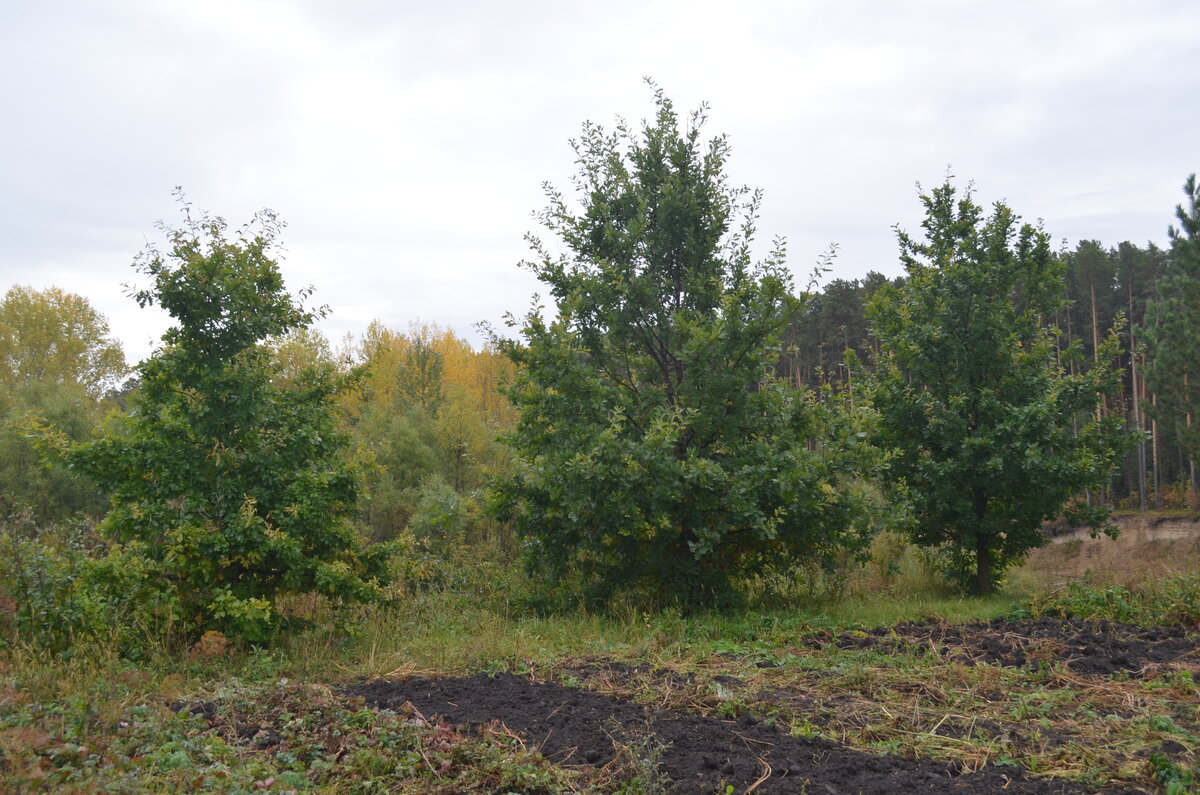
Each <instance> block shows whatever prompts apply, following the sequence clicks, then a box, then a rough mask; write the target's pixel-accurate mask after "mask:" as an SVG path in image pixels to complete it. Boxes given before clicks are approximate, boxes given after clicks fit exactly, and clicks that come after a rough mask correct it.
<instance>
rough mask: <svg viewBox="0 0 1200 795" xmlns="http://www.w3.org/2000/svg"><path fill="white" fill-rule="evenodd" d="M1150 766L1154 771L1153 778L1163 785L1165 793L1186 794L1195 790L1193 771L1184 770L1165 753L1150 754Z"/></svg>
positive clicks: (1169, 794) (1172, 794)
mask: <svg viewBox="0 0 1200 795" xmlns="http://www.w3.org/2000/svg"><path fill="white" fill-rule="evenodd" d="M1150 767H1151V769H1152V770H1153V771H1154V780H1155V781H1157V782H1158V783H1159V785H1161V786H1162V787H1163V789H1164V790H1165V791H1166V793H1167V795H1187V793H1192V792H1195V791H1196V775H1195V773H1193V772H1191V771H1188V770H1184V769H1183V768H1181V767H1180V766H1179V765H1177V764H1175V763H1174V762H1172V761H1171V760H1170V758H1169V757H1167V756H1166V754H1151V755H1150Z"/></svg>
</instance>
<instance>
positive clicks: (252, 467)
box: [68, 204, 375, 640]
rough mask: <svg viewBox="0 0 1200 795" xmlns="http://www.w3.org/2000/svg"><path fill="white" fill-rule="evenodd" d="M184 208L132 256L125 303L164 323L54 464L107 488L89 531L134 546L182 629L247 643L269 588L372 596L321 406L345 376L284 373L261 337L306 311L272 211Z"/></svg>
mask: <svg viewBox="0 0 1200 795" xmlns="http://www.w3.org/2000/svg"><path fill="white" fill-rule="evenodd" d="M184 214H185V223H184V224H183V226H182V227H181V228H179V229H169V228H165V227H164V231H165V232H166V233H167V235H168V240H169V244H170V248H169V249H168V251H167V252H166V253H165V254H163V253H161V252H160V251H159V250H158V249H157V248H155V247H153V246H151V247H149V248H148V249H147V250H146V251H145V253H144V254H143V255H142V256H141V257H140V258H139V260H138V261H137V263H136V264H137V266H138V268H139V269H140V270H141V271H142V272H143V273H145V274H146V275H147V276H149V277H150V279H151V286H150V287H148V288H146V289H143V290H141V291H139V292H138V293H136V295H135V297H136V299H137V301H138V303H139V304H141V305H142V306H146V305H151V304H157V305H160V306H162V307H163V308H164V309H165V310H166V311H167V312H168V313H170V314H171V316H172V317H173V318H174V319H175V321H176V323H177V325H175V326H173V327H172V328H171V329H169V330H168V331H167V332H166V333H165V334H164V336H163V342H164V345H163V347H162V348H160V349H159V350H158V351H156V352H155V353H154V355H152V356H151V357H150V358H149V359H147V360H146V361H145V362H143V363H142V364H141V365H140V366H139V368H138V371H139V377H140V379H141V385H140V389H139V390H138V391H137V392H136V393H135V394H134V395H133V397H132V401H131V411H130V412H129V413H128V414H127V415H125V416H123V417H120V418H119V419H117V420H115V421H114V422H113V423H112V424H111V426H110V427H109V429H108V432H107V435H106V436H105V437H104V438H103V439H101V440H99V441H95V442H91V443H87V444H83V445H80V446H77V447H75V448H73V449H72V450H70V452H69V453H68V460H69V462H70V464H71V466H72V467H74V468H75V469H77V470H78V471H81V472H85V473H87V474H88V475H90V476H91V477H93V478H94V479H96V481H97V482H99V483H100V484H101V485H102V486H103V487H105V488H106V489H108V490H110V491H111V493H112V495H113V496H112V509H111V510H110V511H109V513H108V515H107V516H106V517H105V519H104V521H103V524H102V527H103V529H104V530H105V531H106V532H107V533H108V534H109V535H110V536H111V537H112V538H114V539H117V540H120V541H123V542H138V543H140V544H142V545H144V546H143V554H144V555H146V556H147V558H148V559H149V560H150V561H152V563H153V565H154V566H155V567H156V568H157V569H158V570H159V572H160V573H161V576H162V577H164V578H166V580H167V581H169V582H170V583H171V585H172V588H173V589H174V591H175V593H176V594H177V596H178V598H179V600H180V602H181V604H182V605H183V608H184V610H185V616H186V618H187V621H188V622H189V626H190V627H191V628H193V629H195V630H197V631H198V630H201V629H204V628H209V627H213V628H220V629H224V630H226V631H228V632H230V633H231V634H235V635H239V636H241V637H246V638H249V639H251V640H262V639H263V638H264V637H265V634H266V632H268V631H269V630H270V629H271V628H272V627H273V626H274V625H275V624H276V621H277V616H276V615H275V613H274V612H273V611H272V609H271V606H270V603H271V602H272V600H273V599H274V597H275V596H276V595H278V594H281V593H288V592H306V591H317V592H320V593H322V594H326V595H328V596H332V597H338V598H345V599H369V598H371V597H372V596H373V595H374V594H375V586H374V584H373V582H372V580H371V575H372V572H368V571H367V567H366V565H365V562H364V561H365V559H364V558H363V557H362V556H361V555H360V552H361V550H362V547H363V544H364V542H363V540H362V538H361V537H360V536H359V534H358V532H357V531H356V530H355V528H354V527H353V526H352V524H351V523H350V521H349V520H348V516H349V514H350V512H351V511H352V510H353V508H354V504H355V500H356V497H357V483H356V479H355V476H354V473H353V471H352V470H351V469H350V468H349V467H348V466H347V464H346V463H345V462H344V461H343V460H342V459H341V458H340V454H341V451H342V449H343V446H344V440H343V436H342V435H341V434H340V433H339V432H338V430H337V428H336V420H337V417H336V414H335V411H334V409H333V401H334V399H335V398H336V396H337V395H338V394H339V393H340V392H341V391H342V390H344V389H345V388H346V387H347V386H348V385H349V383H351V381H352V380H353V378H354V377H355V374H354V373H351V374H349V375H343V374H340V373H339V372H337V370H336V368H335V367H334V366H333V365H332V364H330V363H328V362H324V361H320V360H318V361H315V362H313V363H311V364H306V365H304V366H302V367H298V368H294V369H293V371H292V372H289V373H286V377H284V375H285V374H284V373H283V371H282V369H281V364H280V361H279V358H278V357H276V356H275V355H273V352H272V350H271V349H270V347H269V346H267V345H266V344H265V342H266V341H267V340H269V339H271V338H272V337H278V336H280V335H285V334H288V333H290V332H293V331H296V330H298V329H303V328H305V327H306V326H308V325H309V324H310V323H311V322H312V321H313V320H314V319H315V318H316V317H317V314H318V313H314V312H312V311H309V310H306V309H304V308H302V307H301V306H300V305H299V304H297V303H296V302H294V301H293V299H292V298H291V297H290V296H289V295H288V293H287V292H286V291H285V289H284V285H283V279H282V277H281V275H280V272H279V268H278V265H277V264H276V262H275V260H274V259H273V258H272V257H271V255H270V250H271V247H272V245H273V243H274V241H275V239H276V237H277V235H278V233H279V231H280V229H281V226H282V225H281V224H280V223H279V222H278V221H277V220H276V219H275V217H274V215H272V214H270V213H269V212H267V211H264V212H263V213H261V214H260V215H258V216H257V217H256V219H255V223H254V224H253V225H252V226H250V227H247V229H246V230H245V231H243V232H242V234H240V235H239V236H237V237H235V238H230V237H227V235H226V224H225V222H224V221H223V220H221V219H219V218H209V217H207V216H203V217H201V218H199V219H195V218H193V217H192V215H191V212H190V209H189V208H188V207H187V205H186V204H185V206H184ZM307 294H308V293H307V291H302V293H301V298H304V297H306V296H307Z"/></svg>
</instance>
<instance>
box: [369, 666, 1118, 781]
mask: <svg viewBox="0 0 1200 795" xmlns="http://www.w3.org/2000/svg"><path fill="white" fill-rule="evenodd" d="M345 692H346V694H347V695H350V696H361V697H362V698H364V699H365V701H366V703H367V704H368V705H370V706H374V707H381V708H390V709H396V710H402V709H404V708H405V707H404V705H405V704H406V702H407V703H409V704H411V705H412V707H415V708H416V709H417V710H419V711H420V712H421V713H423V714H424V715H426V716H434V715H437V716H441V717H442V718H444V719H445V720H446V721H447V722H449V723H453V724H459V725H463V724H467V725H472V726H485V725H488V724H491V723H493V722H495V721H499V722H501V723H502V724H503V725H504V726H505V727H507V728H508V729H509V730H511V731H514V732H518V733H519V734H521V735H522V736H524V737H525V738H526V741H527V742H528V744H529V745H530V747H536V748H539V749H540V750H541V752H542V753H543V754H544V755H545V756H546V757H547V758H549V759H551V760H552V761H554V762H557V763H559V764H564V765H592V766H597V767H599V766H603V765H606V764H609V763H610V762H613V760H614V758H615V757H616V756H617V754H618V753H619V752H620V751H621V749H622V748H629V747H631V746H633V747H638V746H640V747H641V753H643V754H645V753H646V752H647V751H648V750H650V749H652V748H655V747H657V748H660V749H661V757H660V759H659V769H660V771H661V773H662V774H663V775H665V777H666V778H667V779H668V781H669V783H670V785H671V787H672V790H673V791H675V792H723V791H724V787H725V786H726V785H733V787H734V788H735V790H736V791H737V792H747V791H750V790H753V791H754V792H759V793H772V792H774V793H795V792H810V793H823V792H832V793H843V792H862V793H895V792H946V793H950V792H979V793H982V792H999V791H1003V792H1030V793H1082V792H1096V791H1098V790H1095V789H1090V788H1087V787H1082V786H1079V785H1076V784H1071V783H1065V782H1061V781H1052V780H1045V779H1035V778H1032V777H1031V776H1028V775H1027V774H1025V773H1024V772H1023V771H1022V770H1020V769H1019V768H1013V767H1003V768H1002V767H988V768H986V769H984V770H983V771H980V772H978V773H963V772H961V771H959V770H957V769H955V768H954V767H953V766H951V765H948V764H945V763H940V762H933V761H924V760H912V759H905V758H901V757H894V756H876V755H873V754H869V753H866V752H863V751H856V750H853V749H851V748H847V747H845V746H841V745H837V744H835V743H831V742H828V741H825V740H820V739H805V738H796V737H791V736H789V735H787V734H785V733H783V732H781V731H779V730H778V729H777V728H775V727H773V726H771V725H768V724H766V723H764V722H760V721H757V720H755V719H753V718H751V717H749V716H743V717H742V718H740V719H738V720H737V721H727V720H720V719H717V718H709V717H703V716H698V715H690V714H686V713H679V712H672V711H668V710H657V709H653V708H650V707H646V706H642V705H639V704H635V703H633V702H630V701H623V700H620V699H615V698H612V697H609V696H605V695H602V694H599V693H592V692H588V691H585V690H579V689H575V688H568V687H563V686H561V685H557V684H552V683H537V682H532V681H530V680H528V679H525V678H522V677H519V676H514V675H511V674H499V675H496V676H486V675H482V674H480V675H477V676H472V677H468V678H461V679H425V678H411V679H403V680H397V681H386V680H376V681H371V682H365V683H360V684H356V685H352V686H349V687H347V688H346V689H345ZM1112 791H1114V792H1115V791H1131V790H1112Z"/></svg>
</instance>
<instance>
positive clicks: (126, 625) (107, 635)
mask: <svg viewBox="0 0 1200 795" xmlns="http://www.w3.org/2000/svg"><path fill="white" fill-rule="evenodd" d="M0 510H2V511H3V514H2V515H0V638H2V639H3V641H4V642H6V643H7V644H9V645H12V644H26V645H29V646H32V647H34V648H39V649H43V650H46V651H50V652H54V653H58V654H64V655H69V654H72V653H74V652H75V651H76V650H77V649H79V648H82V647H88V646H93V647H94V646H99V647H102V648H112V649H115V650H117V651H119V652H121V653H123V654H125V655H127V656H130V657H140V656H142V655H143V654H144V653H145V651H146V648H145V646H146V644H147V642H148V641H152V640H153V633H154V632H155V631H156V629H158V628H161V627H163V626H167V625H169V624H170V623H171V622H172V621H173V620H174V618H175V617H176V614H177V612H178V605H177V604H176V602H175V601H174V599H173V597H172V594H171V593H170V589H169V587H168V586H167V585H166V583H164V582H163V581H162V579H161V577H160V576H159V575H158V572H157V571H156V570H155V569H154V567H153V566H151V565H150V564H149V562H148V561H147V559H146V558H145V556H144V555H142V554H141V550H140V547H139V545H137V544H130V545H122V544H113V543H109V542H107V541H105V540H104V539H102V538H100V537H99V536H98V535H97V534H96V532H95V529H94V528H93V527H92V526H91V525H90V524H87V523H82V522H76V523H70V524H62V525H42V524H38V523H37V522H36V521H35V520H34V518H33V516H32V515H31V514H30V513H29V512H28V511H27V510H24V509H16V508H13V507H12V506H6V505H2V504H0Z"/></svg>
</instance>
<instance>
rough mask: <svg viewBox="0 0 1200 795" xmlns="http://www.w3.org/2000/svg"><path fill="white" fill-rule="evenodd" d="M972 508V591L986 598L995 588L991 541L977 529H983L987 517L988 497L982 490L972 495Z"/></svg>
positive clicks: (977, 490) (976, 490)
mask: <svg viewBox="0 0 1200 795" xmlns="http://www.w3.org/2000/svg"><path fill="white" fill-rule="evenodd" d="M972 498H973V499H972V500H971V502H972V503H973V504H972V508H973V509H974V512H975V523H976V535H975V586H974V588H973V589H972V590H974V592H975V593H976V594H978V595H980V596H987V595H988V594H990V593H991V592H992V591H993V590H994V589H995V587H996V584H995V582H994V581H993V579H992V566H993V560H992V548H991V545H990V544H989V543H988V541H990V540H991V539H990V538H989V537H988V536H987V535H986V534H985V533H982V532H979V529H980V528H982V527H983V519H984V517H985V516H987V504H988V495H987V491H985V490H984V489H980V488H976V489H975V490H974V494H973V495H972Z"/></svg>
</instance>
